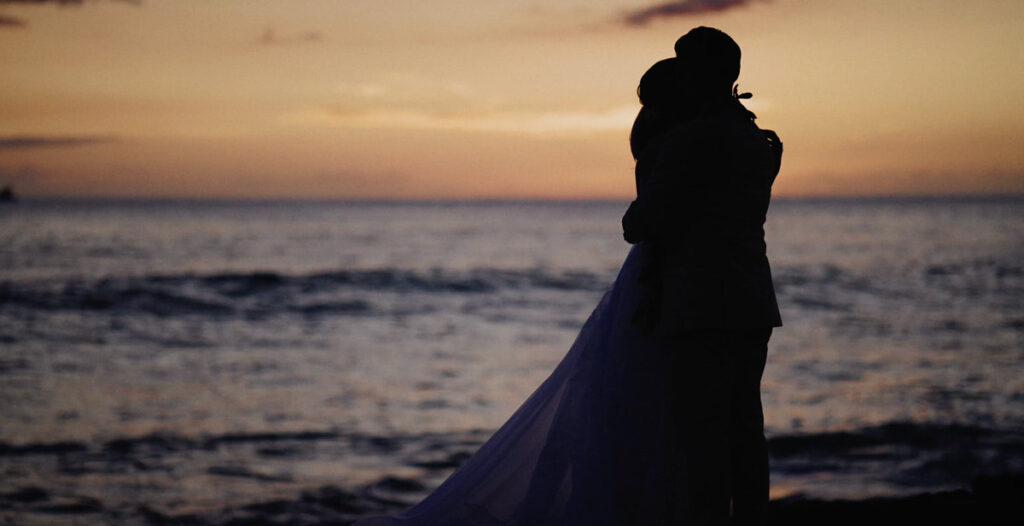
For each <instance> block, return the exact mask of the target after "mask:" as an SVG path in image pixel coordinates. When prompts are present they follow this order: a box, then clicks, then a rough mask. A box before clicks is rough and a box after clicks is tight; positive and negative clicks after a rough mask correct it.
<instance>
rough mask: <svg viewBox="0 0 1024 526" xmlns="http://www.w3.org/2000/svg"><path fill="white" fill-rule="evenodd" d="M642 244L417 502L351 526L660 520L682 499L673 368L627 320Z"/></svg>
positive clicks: (537, 525)
mask: <svg viewBox="0 0 1024 526" xmlns="http://www.w3.org/2000/svg"><path fill="white" fill-rule="evenodd" d="M643 250H644V247H643V246H635V247H633V248H632V249H631V250H630V252H629V255H628V256H627V257H626V260H625V262H624V263H623V265H622V268H621V269H620V270H619V274H618V277H617V278H616V280H615V283H614V285H613V286H612V288H611V290H609V291H608V292H606V293H605V295H604V296H603V297H602V298H601V301H600V302H599V303H598V305H597V307H596V308H595V309H594V311H593V312H592V313H591V315H590V317H589V319H588V320H587V322H586V323H585V324H584V325H583V328H582V329H581V330H580V332H579V335H578V336H577V337H576V340H575V342H574V343H573V344H572V347H570V349H569V351H568V353H567V354H566V355H565V357H564V358H563V359H562V361H561V362H560V363H559V364H558V366H557V367H556V368H555V370H554V371H553V372H552V373H551V375H550V376H549V377H548V378H547V379H546V380H545V381H544V382H543V383H542V384H541V385H540V387H538V388H537V390H536V391H534V392H533V394H531V395H530V397H529V398H527V400H526V401H525V402H524V403H523V404H522V405H521V406H520V407H519V409H517V410H516V411H515V413H514V414H513V415H512V416H511V417H510V418H509V419H508V420H507V421H506V422H505V423H504V424H503V425H502V426H501V428H500V429H498V431H497V432H495V433H494V435H493V436H491V438H490V439H488V440H487V442H485V443H484V444H483V445H482V446H481V447H480V449H479V450H478V451H477V452H476V453H475V454H474V455H473V456H472V457H470V458H469V459H467V460H466V461H465V463H463V465H462V466H460V467H459V468H458V469H457V470H456V471H455V472H454V473H452V475H451V476H450V477H449V478H448V479H447V480H445V482H444V483H443V484H441V486H440V487H438V488H437V489H436V490H435V491H434V492H433V493H431V494H430V495H429V496H428V497H427V498H425V499H424V500H423V501H421V502H420V503H419V504H417V505H415V506H413V507H412V508H410V509H409V510H407V511H405V512H404V513H401V514H399V515H395V516H381V517H372V518H368V519H363V520H360V521H357V522H356V523H355V524H356V526H411V525H415V526H441V525H445V526H454V525H465V526H485V525H487V526H489V525H495V526H497V525H503V526H505V525H523V526H526V525H530V526H542V525H551V526H554V525H558V526H562V525H587V526H595V525H609V526H612V525H621V524H651V525H657V524H664V523H667V522H668V518H670V517H673V516H677V515H678V513H679V510H680V509H681V507H682V506H684V505H685V503H684V502H681V500H682V499H685V495H686V492H685V489H684V486H683V485H684V484H685V481H684V480H681V477H680V476H679V474H680V473H683V472H684V469H682V466H681V463H682V462H683V459H682V458H681V456H680V455H679V454H678V450H679V449H680V448H679V447H678V446H677V444H678V443H679V438H678V436H679V435H678V434H679V433H680V430H679V429H678V424H677V423H675V422H673V421H672V418H671V415H672V410H671V403H672V402H671V393H672V389H671V387H672V385H671V383H672V381H673V377H672V373H673V371H672V370H671V369H670V368H669V363H670V361H669V360H668V358H669V357H668V356H667V355H666V352H665V349H663V348H662V347H661V346H659V345H657V344H656V343H655V342H654V340H653V339H652V338H651V337H650V336H649V335H648V334H646V333H645V331H644V330H643V328H642V327H641V326H640V325H639V324H636V323H633V321H632V320H633V314H634V312H635V311H636V307H637V305H638V304H639V301H640V294H641V288H640V287H639V286H638V280H637V275H638V273H639V271H640V266H641V260H642V258H643V254H642V252H643Z"/></svg>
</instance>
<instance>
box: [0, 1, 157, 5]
mask: <svg viewBox="0 0 1024 526" xmlns="http://www.w3.org/2000/svg"><path fill="white" fill-rule="evenodd" d="M117 1H118V2H127V3H129V4H140V3H142V0H117ZM85 2H86V0H0V5H44V4H54V5H82V4H84V3H85Z"/></svg>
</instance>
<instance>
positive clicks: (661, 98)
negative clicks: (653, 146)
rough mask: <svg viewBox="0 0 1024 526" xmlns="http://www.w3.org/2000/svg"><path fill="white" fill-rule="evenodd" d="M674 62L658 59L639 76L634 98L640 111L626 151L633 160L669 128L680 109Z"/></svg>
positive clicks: (671, 59) (672, 59)
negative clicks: (629, 151) (638, 103)
mask: <svg viewBox="0 0 1024 526" xmlns="http://www.w3.org/2000/svg"><path fill="white" fill-rule="evenodd" d="M677 61H678V59H675V58H666V59H663V60H659V61H658V62H655V63H654V65H653V66H651V67H650V69H648V70H647V71H646V72H645V73H644V74H643V76H641V77H640V84H639V85H638V86H637V88H636V95H637V97H639V98H640V104H641V108H640V113H638V114H637V116H636V120H635V121H633V130H632V131H631V132H630V134H629V148H630V150H631V151H632V152H633V158H634V159H635V158H637V157H639V156H640V152H642V151H643V149H644V148H645V147H647V145H648V144H650V142H651V140H652V139H654V138H656V137H658V136H659V135H661V134H662V133H665V132H666V131H668V129H669V128H670V127H671V126H672V122H673V120H674V117H675V113H676V112H677V111H678V106H679V85H678V82H679V80H678V78H679V77H678V74H679V73H678V68H677V66H676V62H677Z"/></svg>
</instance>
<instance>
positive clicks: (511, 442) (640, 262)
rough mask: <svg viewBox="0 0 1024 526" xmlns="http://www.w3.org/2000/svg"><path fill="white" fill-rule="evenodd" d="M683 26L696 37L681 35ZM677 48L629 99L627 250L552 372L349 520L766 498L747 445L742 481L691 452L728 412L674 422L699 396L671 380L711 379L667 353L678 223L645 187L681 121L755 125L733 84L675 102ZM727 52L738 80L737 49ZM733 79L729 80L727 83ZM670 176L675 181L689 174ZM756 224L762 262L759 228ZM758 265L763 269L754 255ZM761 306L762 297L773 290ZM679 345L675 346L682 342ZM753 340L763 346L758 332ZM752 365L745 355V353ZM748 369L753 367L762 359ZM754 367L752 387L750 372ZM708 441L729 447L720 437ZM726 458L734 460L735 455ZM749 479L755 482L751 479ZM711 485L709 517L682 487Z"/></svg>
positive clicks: (677, 510)
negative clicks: (427, 482) (394, 499)
mask: <svg viewBox="0 0 1024 526" xmlns="http://www.w3.org/2000/svg"><path fill="white" fill-rule="evenodd" d="M709 32H714V33H709ZM694 33H697V36H696V37H693V36H692V35H694ZM721 37H724V38H726V39H728V42H732V40H731V39H729V37H728V36H726V35H725V34H724V33H721V32H719V31H717V30H712V29H709V28H697V29H695V30H694V31H691V32H690V33H688V34H687V35H684V37H682V38H681V39H680V43H684V51H686V50H687V47H688V48H689V49H690V52H691V55H692V49H693V48H697V49H698V54H700V53H704V54H705V55H707V54H708V53H709V52H708V51H707V49H708V45H707V42H708V38H710V39H711V42H712V44H714V43H715V42H717V41H720V40H721ZM687 38H689V40H687V41H686V42H684V39H687ZM716 39H717V40H716ZM680 43H677V45H676V47H677V53H679V54H680V58H672V59H665V60H662V61H659V62H658V63H656V64H655V65H654V66H652V67H651V68H650V69H649V70H648V71H647V72H646V73H645V74H644V75H643V77H642V78H641V81H640V84H639V86H638V88H637V94H638V96H639V98H640V102H641V105H642V107H641V110H640V112H639V114H638V115H637V118H636V121H635V122H634V125H633V129H632V132H631V134H630V147H631V150H632V152H633V156H634V158H635V159H636V161H637V163H636V181H637V194H638V196H637V200H636V201H634V202H633V203H632V204H631V205H630V208H629V210H628V211H627V214H626V216H625V217H624V218H623V227H624V230H625V235H626V238H627V240H628V241H630V242H631V243H636V245H635V246H634V247H633V248H632V249H631V250H630V252H629V255H628V256H627V257H626V260H625V262H624V263H623V265H622V268H621V270H620V271H619V274H618V277H617V278H616V280H615V282H614V284H613V285H612V287H611V290H609V291H608V292H607V293H605V295H604V296H603V297H602V298H601V300H600V302H599V303H598V305H597V307H596V308H595V309H594V311H593V313H592V314H591V315H590V317H589V319H588V320H587V321H586V323H585V324H584V325H583V328H582V329H581V330H580V332H579V335H578V336H577V337H576V340H575V342H574V343H573V344H572V346H571V347H570V349H569V351H568V353H567V354H566V355H565V357H564V358H563V359H562V361H561V362H560V363H559V364H558V366H557V367H556V368H555V370H554V371H553V372H552V373H551V375H550V376H549V377H548V378H547V379H546V380H545V381H544V382H543V383H542V384H541V385H540V387H538V388H537V390H536V391H535V392H534V393H533V394H532V395H530V397H529V398H528V399H527V400H526V401H525V402H524V403H523V404H522V406H520V407H519V409H518V410H516V412H515V413H514V414H513V415H512V416H511V417H510V418H509V419H508V421H506V422H505V424H504V425H502V426H501V428H500V429H498V431H497V432H495V433H494V435H493V436H492V437H491V438H490V439H489V440H487V442H486V443H484V444H483V446H481V448H480V449H479V450H478V451H477V452H476V453H475V454H474V455H473V456H472V457H470V458H469V459H468V460H466V462H465V463H464V464H463V465H462V466H460V467H459V468H458V470H456V471H455V472H454V473H453V474H452V475H451V476H450V477H449V478H448V479H447V480H446V481H445V482H444V483H443V484H442V485H441V486H440V487H438V488H437V490H435V491H434V492H433V493H432V494H430V495H429V496H428V497H427V498H426V499H424V500H423V501H422V502H420V503H419V504H417V505H415V506H413V507H412V508H410V509H409V510H407V511H405V512H404V513H402V514H400V515H396V516H387V517H372V518H368V519H364V520H361V521H359V522H357V523H356V525H357V526H399V525H415V526H435V525H436V526H441V525H452V526H454V525H459V526H485V525H523V526H542V525H552V526H553V525H559V526H561V525H586V526H595V525H609V526H611V525H658V524H682V523H695V522H696V523H702V522H706V521H707V522H710V521H714V520H719V519H724V518H727V515H728V512H729V511H728V506H729V498H730V497H729V493H728V492H729V491H732V492H733V494H734V495H736V496H735V497H734V498H733V506H734V508H736V509H735V512H736V513H735V514H736V518H737V519H742V517H741V516H740V508H741V507H742V506H741V500H740V498H739V497H738V495H740V494H756V496H755V497H754V498H753V500H754V501H757V502H755V503H754V504H753V505H752V506H751V505H748V506H747V507H748V508H750V507H753V508H757V507H758V506H760V504H759V503H760V502H761V501H764V502H766V501H767V453H766V452H764V451H760V450H758V451H755V452H754V453H753V454H752V455H751V454H747V455H745V457H746V458H749V459H751V460H747V462H749V463H751V464H752V465H753V466H754V468H753V469H754V471H756V472H758V474H756V475H755V476H754V477H753V478H754V479H755V482H754V483H753V484H750V483H747V482H736V481H735V480H733V482H730V480H732V479H730V475H728V474H729V473H732V472H734V471H735V470H734V469H732V468H731V467H730V464H729V463H730V460H729V459H730V456H729V454H728V451H726V453H725V455H724V456H721V455H717V454H716V453H715V452H714V451H712V450H713V449H714V448H713V447H710V448H707V455H705V454H704V453H705V452H704V451H703V450H701V449H697V450H694V448H693V447H692V444H693V440H692V438H693V437H694V436H705V437H706V436H707V433H706V432H705V430H706V429H712V428H714V427H715V426H714V425H713V421H718V420H720V421H723V422H726V424H725V425H729V422H730V420H729V419H728V418H724V417H722V415H718V416H719V417H722V418H718V417H716V418H711V419H706V418H702V417H699V416H698V417H696V418H694V417H693V415H692V414H691V415H688V416H686V417H682V418H681V417H680V415H681V414H687V412H692V410H693V407H694V406H695V405H697V402H698V400H696V398H701V397H702V395H701V394H700V393H693V392H691V391H688V390H687V389H686V388H681V386H680V384H682V383H690V384H693V385H698V384H708V380H707V378H714V374H712V375H711V376H708V377H707V378H702V376H705V375H704V374H703V372H702V371H699V370H697V369H695V368H694V363H695V362H694V360H689V359H681V358H680V356H684V355H686V354H687V353H686V351H689V350H690V349H687V348H686V345H685V342H694V341H697V340H694V339H692V338H691V339H689V340H687V339H686V338H679V337H677V335H678V331H675V330H676V329H677V328H678V327H682V326H686V325H687V323H689V320H688V319H680V318H679V316H680V315H682V316H689V314H687V311H686V310H685V309H680V308H679V306H678V302H677V301H673V298H671V297H670V296H672V295H673V294H676V289H674V288H673V284H672V283H671V278H670V277H669V276H670V275H671V274H673V266H674V265H676V264H677V261H678V257H679V255H678V254H679V250H677V249H676V248H675V246H674V244H679V242H678V241H674V240H672V239H674V238H671V236H670V235H669V234H670V233H671V232H678V231H676V230H671V229H669V228H668V226H669V225H671V224H672V221H674V220H675V219H674V218H673V215H672V213H670V212H669V210H670V209H671V207H668V208H664V209H659V208H658V206H664V205H659V202H658V199H659V198H660V197H661V196H660V195H658V192H661V191H663V190H665V189H666V188H671V187H672V186H671V184H669V183H667V182H666V181H665V180H664V179H665V178H666V177H669V176H668V175H666V174H667V173H669V172H673V171H675V172H679V170H677V169H676V168H679V166H673V165H671V164H669V165H668V166H666V164H665V159H666V153H669V150H672V151H677V150H685V149H686V147H687V146H686V145H682V146H679V145H677V144H676V143H674V142H671V141H673V140H676V139H674V137H677V136H678V135H679V133H680V132H679V130H680V129H685V128H687V126H688V124H687V123H693V122H700V123H701V124H699V126H705V127H706V126H707V125H708V123H711V124H712V125H714V123H717V122H719V121H721V122H725V121H728V122H734V123H740V124H738V125H737V126H738V128H735V129H740V130H741V131H742V133H739V134H738V135H737V134H735V133H733V134H732V135H729V138H730V140H732V139H737V138H739V139H744V140H747V139H749V138H750V137H752V135H750V133H748V132H750V131H751V130H756V132H760V130H758V129H757V128H756V126H754V125H753V114H751V113H750V112H748V111H746V110H745V109H744V108H743V107H742V105H741V104H740V103H739V101H738V100H737V97H740V96H739V95H736V94H735V90H732V93H733V96H729V95H728V94H727V95H726V96H725V97H724V98H723V97H717V96H716V97H710V98H704V99H700V100H701V103H700V104H692V103H685V102H686V100H687V99H688V98H689V99H691V102H692V99H693V98H692V93H691V94H690V95H684V94H685V93H686V92H687V86H686V85H685V84H686V82H690V83H691V84H693V83H694V81H693V79H692V78H690V76H691V75H693V74H695V73H696V72H697V70H695V69H694V68H693V67H691V66H692V63H693V58H692V56H691V57H690V58H687V59H683V58H682V53H680V49H679V48H680ZM732 45H733V46H735V43H732ZM712 48H713V46H712ZM730 49H731V48H730ZM735 54H736V56H735V60H736V73H737V74H738V64H739V62H738V61H739V48H738V47H736V49H735ZM735 78H736V77H735V76H732V77H731V79H729V87H730V88H731V86H732V82H733V81H734V80H735ZM727 89H728V88H727ZM691 92H692V90H691ZM702 119H703V120H702ZM730 119H732V120H730ZM689 127H690V128H692V127H693V126H692V125H689ZM708 129H710V128H708ZM729 129H730V130H733V128H729ZM709 133H710V132H709ZM756 136H757V138H758V140H759V141H760V142H759V143H758V145H757V147H756V148H754V149H753V150H752V151H755V153H756V152H761V153H764V152H768V153H769V154H770V156H769V157H772V158H768V159H767V164H765V163H761V164H757V163H755V164H750V163H748V164H747V165H745V166H746V167H748V168H749V167H750V166H755V167H756V168H757V170H747V171H746V172H744V173H747V172H750V173H756V174H757V175H758V176H759V177H764V178H769V180H768V183H767V184H768V188H769V189H770V186H771V179H774V176H775V173H776V172H777V170H778V155H779V154H781V151H780V150H781V144H780V143H778V140H777V137H774V134H770V132H768V135H762V134H761V133H757V135H756ZM748 146H749V145H748ZM669 157H670V156H669ZM755 157H756V156H755ZM758 159H761V160H765V159H766V158H765V157H764V156H761V157H758ZM673 162H674V161H673ZM741 164H742V163H741ZM683 171H687V170H683ZM769 171H770V172H771V173H770V175H768V172H769ZM671 177H673V178H688V177H690V173H689V172H688V171H687V173H686V174H685V177H684V175H680V174H679V173H676V174H675V175H672V176H671ZM747 206H749V205H747ZM764 208H765V209H766V208H767V200H765V201H764ZM758 213H760V216H759V217H760V222H761V223H759V224H758V225H757V226H758V228H760V226H761V224H763V221H764V210H760V211H754V214H753V216H754V217H755V218H756V217H757V214H758ZM760 232H761V234H760V236H761V238H760V240H761V244H760V246H761V247H762V250H761V257H763V230H762V231H760ZM670 240H672V241H670ZM687 243H689V241H683V244H687ZM721 244H722V243H721V242H719V245H721ZM716 250H717V249H716ZM720 250H725V251H726V252H728V254H726V256H728V257H730V258H732V257H736V253H733V252H735V251H730V249H729V248H728V247H726V248H720ZM726 256H723V257H726ZM758 261H760V260H758ZM764 264H765V265H767V260H766V259H765V260H764ZM762 285H763V284H762ZM768 287H769V288H770V287H771V283H770V275H768ZM762 288H763V286H762ZM741 301H743V300H741ZM771 302H772V305H774V293H773V294H772V296H771ZM739 310H741V311H742V310H744V309H742V308H741V309H739ZM775 317H776V318H777V310H776V311H775ZM755 325H758V326H760V325H764V326H766V327H768V328H767V332H768V334H770V332H771V329H770V327H772V326H775V325H778V323H777V322H776V321H775V320H772V319H768V321H767V324H765V323H758V324H755ZM741 326H742V324H741ZM744 330H746V329H744ZM758 330H759V332H758V334H763V332H764V329H758ZM674 331H675V332H674ZM705 332H707V331H705ZM673 334H676V336H673ZM702 334H703V333H702ZM730 334H731V333H730ZM700 341H701V342H704V341H707V338H705V339H704V340H700ZM680 342H684V344H683V347H682V348H680ZM763 343H764V344H765V345H766V344H767V336H764V337H763ZM727 351H729V352H731V350H722V351H721V352H717V351H716V354H723V355H725V354H727ZM754 361H755V362H757V358H756V356H755V358H754ZM730 363H731V362H730ZM760 364H761V368H763V366H764V361H763V357H762V358H761V359H760ZM687 368H689V369H690V371H687V370H685V369H687ZM755 369H756V367H755ZM756 375H757V382H758V383H759V381H760V370H757V371H756ZM725 383H726V384H729V383H730V382H729V381H726V382H725ZM755 391H756V389H755ZM711 396H712V398H713V397H714V396H717V395H715V394H711ZM727 396H728V395H727ZM755 396H757V400H756V406H757V411H756V412H757V415H755V416H756V417H759V416H760V398H759V395H757V394H756V393H755ZM686 397H689V398H690V399H688V400H687V399H684V398H686ZM699 402H700V403H701V405H710V406H712V407H720V406H721V404H704V403H703V400H700V401H699ZM737 405H739V402H737ZM698 412H699V411H698ZM741 420H742V419H741ZM747 420H748V421H749V419H747ZM754 420H757V418H754ZM698 424H699V425H698ZM733 427H737V426H733ZM748 427H749V426H748ZM747 434H748V435H750V436H753V437H754V440H753V443H754V446H752V447H753V449H758V448H762V449H763V441H764V436H763V419H762V420H760V422H759V423H758V424H757V425H755V426H753V428H751V429H750V430H748V433H747ZM757 437H760V442H759V443H758V440H757ZM720 438H721V439H722V441H723V442H728V441H729V440H728V438H727V437H725V436H722V437H720ZM733 457H736V458H737V459H739V458H743V457H744V455H733ZM761 457H763V459H762V458H761ZM762 460H763V469H762V465H761V464H762ZM702 466H703V468H702ZM708 466H710V469H708ZM762 471H763V477H762V476H761V472H762ZM762 478H763V484H761V483H760V482H757V481H759V480H760V479H762ZM720 480H724V481H725V482H724V484H725V486H726V489H725V491H726V494H725V508H724V509H723V508H722V507H721V506H719V507H717V508H716V510H715V511H708V510H709V509H710V508H709V505H705V503H706V502H707V503H710V502H714V501H716V498H717V497H720V496H714V495H711V496H709V493H708V492H707V491H704V492H703V493H702V492H701V491H695V490H697V489H700V488H710V487H714V486H715V485H716V481H720ZM730 484H732V486H729V485H730ZM761 486H763V488H762V487H761ZM750 487H753V489H752V490H751V489H750ZM729 488H732V489H731V490H730V489H729ZM695 499H700V502H695ZM718 500H720V499H718ZM760 510H761V511H763V506H761V508H760ZM759 513H760V511H755V512H752V513H751V514H749V515H748V516H747V517H746V520H748V521H750V522H757V521H759V520H762V519H763V517H758V516H757V515H758V514H759ZM723 514H724V515H723Z"/></svg>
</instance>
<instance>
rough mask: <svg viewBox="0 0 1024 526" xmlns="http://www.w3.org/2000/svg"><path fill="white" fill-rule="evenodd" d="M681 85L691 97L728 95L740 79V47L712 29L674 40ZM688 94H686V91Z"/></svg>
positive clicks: (697, 31)
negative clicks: (690, 92)
mask: <svg viewBox="0 0 1024 526" xmlns="http://www.w3.org/2000/svg"><path fill="white" fill-rule="evenodd" d="M675 48H676V57H677V58H678V64H679V68H680V71H679V73H680V77H681V80H682V81H683V83H684V85H686V86H687V87H688V88H691V89H692V90H693V92H694V94H695V95H701V96H705V95H719V94H726V95H728V94H729V93H730V92H731V91H732V86H733V83H734V82H736V79H737V78H738V77H739V76H740V46H739V45H737V44H736V41H734V40H733V39H732V38H731V37H730V36H729V35H727V34H725V33H723V32H722V31H719V30H717V29H715V28H712V27H704V26H701V27H695V28H693V29H691V30H690V32H689V33H687V34H685V35H683V36H681V37H679V40H676V46H675ZM688 91H689V90H688Z"/></svg>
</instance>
